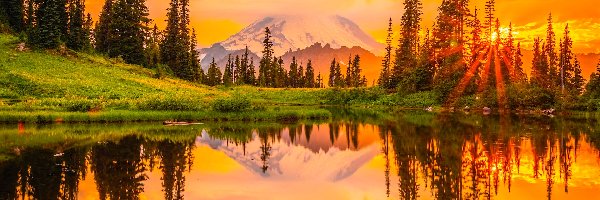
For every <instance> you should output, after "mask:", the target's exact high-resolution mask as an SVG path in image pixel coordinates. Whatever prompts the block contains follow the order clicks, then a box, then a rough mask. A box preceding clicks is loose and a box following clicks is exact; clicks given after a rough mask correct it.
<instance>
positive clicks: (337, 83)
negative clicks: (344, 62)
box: [334, 62, 346, 87]
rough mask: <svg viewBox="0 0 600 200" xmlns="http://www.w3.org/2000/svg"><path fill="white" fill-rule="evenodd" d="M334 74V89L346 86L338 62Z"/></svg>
mask: <svg viewBox="0 0 600 200" xmlns="http://www.w3.org/2000/svg"><path fill="white" fill-rule="evenodd" d="M334 74H335V78H334V80H335V83H334V86H335V87H344V86H345V85H346V83H345V82H346V80H345V79H344V75H343V74H342V67H341V66H340V63H339V62H338V63H336V64H335V70H334Z"/></svg>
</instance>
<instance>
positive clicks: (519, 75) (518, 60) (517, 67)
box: [513, 42, 527, 83]
mask: <svg viewBox="0 0 600 200" xmlns="http://www.w3.org/2000/svg"><path fill="white" fill-rule="evenodd" d="M513 65H514V67H513V68H514V75H515V76H514V78H513V82H515V83H526V82H527V74H525V72H524V71H523V54H522V53H521V42H519V43H517V49H516V52H515V56H514V61H513Z"/></svg>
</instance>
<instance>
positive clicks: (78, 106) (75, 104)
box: [63, 99, 102, 112]
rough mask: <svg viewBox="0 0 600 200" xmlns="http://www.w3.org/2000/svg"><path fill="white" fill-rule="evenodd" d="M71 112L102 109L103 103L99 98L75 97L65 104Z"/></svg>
mask: <svg viewBox="0 0 600 200" xmlns="http://www.w3.org/2000/svg"><path fill="white" fill-rule="evenodd" d="M63 106H64V107H65V108H66V109H67V111H69V112H88V111H92V110H96V111H98V110H101V109H102V103H101V102H100V101H99V100H89V99H75V100H70V101H66V102H65V103H64V105H63Z"/></svg>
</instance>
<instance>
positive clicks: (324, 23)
mask: <svg viewBox="0 0 600 200" xmlns="http://www.w3.org/2000/svg"><path fill="white" fill-rule="evenodd" d="M265 27H269V29H270V30H271V34H272V38H271V41H272V42H273V49H274V50H275V56H281V55H283V54H285V53H288V52H291V51H297V50H299V49H304V48H307V47H309V46H311V45H313V44H315V43H321V44H329V45H330V46H331V47H332V48H341V47H348V48H352V47H355V46H358V47H361V48H363V49H366V50H368V51H370V52H372V53H375V54H377V53H379V52H380V51H381V50H382V49H383V45H382V44H380V43H377V42H376V41H375V40H374V39H373V38H372V37H371V36H369V35H368V34H366V33H365V32H364V31H363V30H362V29H360V27H359V26H358V25H356V24H355V23H354V22H352V21H351V20H349V19H347V18H344V17H341V16H337V15H334V16H325V17H323V16H273V17H266V18H263V19H261V20H258V21H256V22H254V23H252V24H250V25H249V26H248V27H246V28H244V29H243V30H242V31H240V32H239V33H237V34H235V35H233V36H231V37H229V38H228V39H227V40H225V41H223V42H220V43H217V44H215V45H213V46H212V47H211V48H206V49H202V50H201V51H200V52H201V54H202V56H203V57H202V58H203V59H202V63H203V66H205V65H206V64H207V63H210V60H212V57H214V58H215V60H217V61H219V60H221V59H223V58H224V57H226V55H227V54H228V52H232V51H236V50H241V49H244V48H245V47H246V46H248V48H249V49H250V51H251V52H253V53H255V54H256V55H258V56H261V55H262V53H261V52H262V50H263V44H262V42H263V40H264V39H265ZM223 50H226V51H223Z"/></svg>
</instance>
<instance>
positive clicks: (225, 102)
mask: <svg viewBox="0 0 600 200" xmlns="http://www.w3.org/2000/svg"><path fill="white" fill-rule="evenodd" d="M18 43H19V39H18V38H17V37H15V36H11V35H7V34H0V71H1V72H2V73H0V86H1V87H0V122H4V123H13V122H19V121H20V122H35V123H49V122H56V121H62V122H96V121H97V122H130V121H159V120H197V121H202V120H218V121H225V120H233V121H295V120H301V119H312V118H319V119H320V118H327V117H330V116H331V115H332V113H331V112H329V111H328V110H326V109H321V108H319V106H321V105H328V106H331V105H334V106H373V105H385V106H394V105H396V106H397V105H401V106H419V107H422V106H426V105H429V104H433V103H435V102H432V101H425V102H421V101H423V99H422V97H428V96H427V94H425V95H422V96H418V95H417V96H408V97H403V96H399V95H396V94H388V93H386V92H385V91H383V90H381V89H378V88H354V89H350V88H327V89H322V88H317V89H305V88H259V87H254V86H232V87H225V86H217V87H208V86H205V85H202V84H197V83H192V82H188V81H183V80H180V79H177V78H173V77H163V78H157V77H158V76H157V73H156V71H155V70H153V69H147V68H143V67H141V66H137V65H129V64H125V63H123V62H122V61H121V60H120V59H110V58H106V57H105V56H103V55H97V54H93V53H84V52H74V51H68V50H67V51H66V52H58V51H56V50H47V51H41V50H26V51H22V52H21V51H17V50H16V46H17V45H18ZM429 96H431V95H429ZM237 99H242V100H243V101H238V100H237ZM406 101H416V103H411V102H406ZM231 111H233V112H231Z"/></svg>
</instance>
